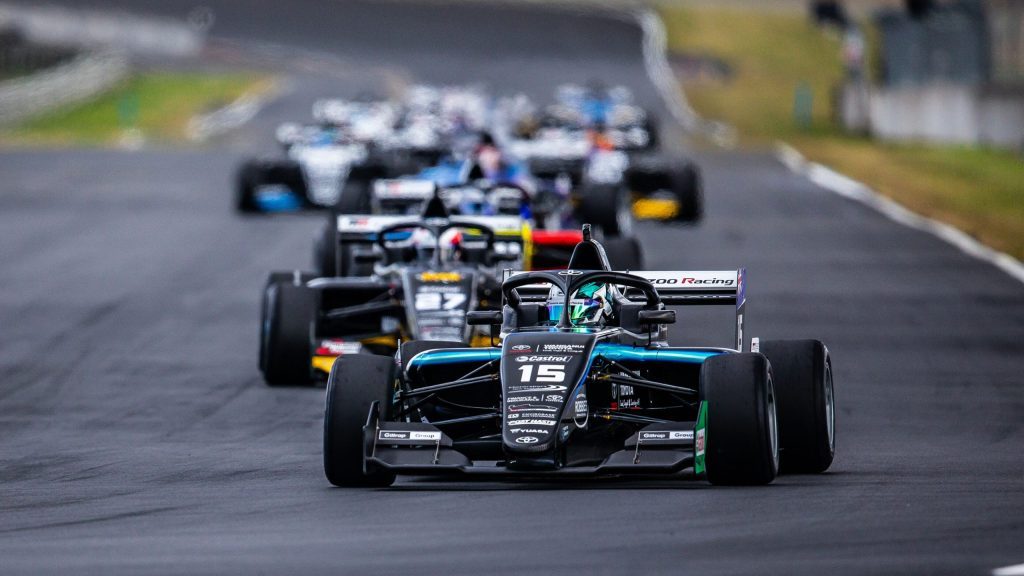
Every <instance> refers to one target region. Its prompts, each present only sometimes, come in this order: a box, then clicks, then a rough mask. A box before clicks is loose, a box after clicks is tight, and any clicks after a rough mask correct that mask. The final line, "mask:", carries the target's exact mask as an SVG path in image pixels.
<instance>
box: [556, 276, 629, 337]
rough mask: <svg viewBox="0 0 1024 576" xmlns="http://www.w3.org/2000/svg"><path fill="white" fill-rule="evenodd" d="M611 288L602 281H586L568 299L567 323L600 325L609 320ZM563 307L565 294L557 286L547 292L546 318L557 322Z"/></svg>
mask: <svg viewBox="0 0 1024 576" xmlns="http://www.w3.org/2000/svg"><path fill="white" fill-rule="evenodd" d="M612 290H614V288H613V287H612V286H611V285H609V284H605V283H602V282H588V283H586V284H584V285H583V286H581V287H580V288H578V289H577V290H576V294H575V295H574V297H573V298H572V299H571V300H570V301H569V323H570V324H571V325H573V326H600V325H603V324H605V323H606V322H607V321H608V320H610V319H611V318H612V317H613V315H614V311H613V309H612V299H613V294H612ZM564 307H565V294H564V293H563V292H562V290H561V289H560V288H558V287H552V288H551V290H550V291H549V292H548V301H547V309H548V320H549V321H550V322H551V323H553V324H554V323H557V322H558V321H559V320H560V319H561V317H562V309H563V308H564Z"/></svg>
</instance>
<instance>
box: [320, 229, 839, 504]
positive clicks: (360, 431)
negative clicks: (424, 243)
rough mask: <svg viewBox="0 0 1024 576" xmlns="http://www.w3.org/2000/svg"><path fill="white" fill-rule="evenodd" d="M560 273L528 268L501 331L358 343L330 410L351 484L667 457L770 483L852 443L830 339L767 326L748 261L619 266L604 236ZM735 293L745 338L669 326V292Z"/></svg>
mask: <svg viewBox="0 0 1024 576" xmlns="http://www.w3.org/2000/svg"><path fill="white" fill-rule="evenodd" d="M583 234H584V240H583V241H582V242H580V243H579V244H578V245H577V246H576V248H575V250H574V253H573V255H572V259H571V261H570V267H569V268H568V269H565V270H562V271H559V272H523V273H512V274H509V275H508V278H507V279H506V280H505V281H504V283H503V284H502V287H501V292H502V298H503V304H504V305H503V308H502V310H501V311H497V310H495V311H480V312H475V313H471V314H469V315H468V321H469V323H470V324H472V325H491V326H492V330H495V329H496V328H497V326H498V325H500V334H496V336H498V337H499V338H500V340H501V344H500V346H495V347H491V348H477V349H470V348H465V347H463V346H461V345H459V344H454V343H448V342H429V341H417V342H409V343H406V344H403V345H402V347H401V348H400V350H399V353H398V354H397V355H396V356H395V357H394V358H387V357H359V356H356V357H348V356H346V357H342V358H340V359H339V360H338V361H337V362H335V364H334V366H333V367H332V370H331V374H330V377H329V379H328V384H327V399H326V409H325V414H324V471H325V473H326V476H327V479H328V480H329V481H330V482H331V483H332V484H335V485H338V486H387V485H390V484H391V483H392V482H393V481H394V480H395V476H396V475H397V474H415V475H426V474H470V473H501V474H512V475H515V474H527V475H571V474H614V475H619V474H654V473H674V472H679V471H683V470H685V469H691V470H692V471H693V473H694V475H696V476H697V477H704V478H706V479H707V480H708V481H710V482H711V483H712V484H766V483H769V482H771V481H772V480H773V479H774V478H775V476H776V474H777V473H778V471H779V470H780V467H781V469H782V470H783V471H788V472H812V473H814V472H822V471H824V470H826V469H827V468H828V467H829V466H830V465H831V462H832V459H833V456H834V452H835V428H834V413H835V411H834V402H833V383H832V364H831V359H830V357H829V353H828V350H827V349H826V348H825V346H824V345H823V344H822V343H821V342H819V341H816V340H797V341H766V342H759V341H758V340H757V339H754V340H753V341H752V347H753V348H754V350H753V351H751V352H746V351H745V346H744V344H745V340H744V335H743V320H744V313H745V302H746V286H745V273H744V271H743V270H738V271H737V270H732V271H718V272H638V273H634V274H626V273H622V272H614V271H611V270H609V265H608V261H607V258H606V256H605V254H604V251H603V249H602V248H601V245H600V244H599V243H597V242H595V241H593V240H592V239H591V238H590V237H589V230H588V229H586V228H585V229H584V233H583ZM713 304H724V305H729V306H734V307H735V311H736V314H735V318H736V324H735V326H736V340H735V348H712V347H699V348H679V347H671V346H669V345H668V343H667V328H666V327H667V325H668V324H671V323H673V322H674V321H675V311H674V310H672V309H668V308H666V305H713Z"/></svg>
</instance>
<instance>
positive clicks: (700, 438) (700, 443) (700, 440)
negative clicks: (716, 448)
mask: <svg viewBox="0 0 1024 576" xmlns="http://www.w3.org/2000/svg"><path fill="white" fill-rule="evenodd" d="M701 454H704V429H703V428H701V429H700V430H697V455H698V456H699V455H701Z"/></svg>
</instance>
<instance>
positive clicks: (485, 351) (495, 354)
mask: <svg viewBox="0 0 1024 576" xmlns="http://www.w3.org/2000/svg"><path fill="white" fill-rule="evenodd" d="M496 358H501V349H500V348H449V349H441V350H428V351H426V352H423V353H422V354H419V355H417V356H416V357H415V358H414V359H413V361H412V362H410V366H412V365H413V364H415V365H417V366H420V365H424V366H430V365H433V364H455V363H458V362H487V361H490V360H494V359H496Z"/></svg>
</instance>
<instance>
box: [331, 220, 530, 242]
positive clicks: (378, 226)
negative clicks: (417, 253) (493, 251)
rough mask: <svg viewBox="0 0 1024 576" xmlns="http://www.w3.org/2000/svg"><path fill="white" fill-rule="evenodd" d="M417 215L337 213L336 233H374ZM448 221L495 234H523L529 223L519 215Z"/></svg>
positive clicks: (411, 223)
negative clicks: (491, 231)
mask: <svg viewBox="0 0 1024 576" xmlns="http://www.w3.org/2000/svg"><path fill="white" fill-rule="evenodd" d="M422 221H423V219H422V218H421V217H419V216H378V215H372V214H339V215H338V220H337V227H338V233H339V234H342V235H346V236H348V235H375V234H376V233H377V232H380V231H381V230H383V229H385V228H389V227H391V226H396V225H398V224H402V223H406V222H407V223H409V224H410V225H414V224H417V223H419V222H422ZM448 221H449V222H451V223H452V224H454V225H456V226H466V227H472V226H486V227H488V228H490V229H491V230H494V233H495V235H497V236H517V237H519V236H523V235H524V234H526V232H528V231H529V224H528V223H527V222H526V221H525V220H523V219H522V218H520V217H519V216H452V217H451V218H449V219H448Z"/></svg>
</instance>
